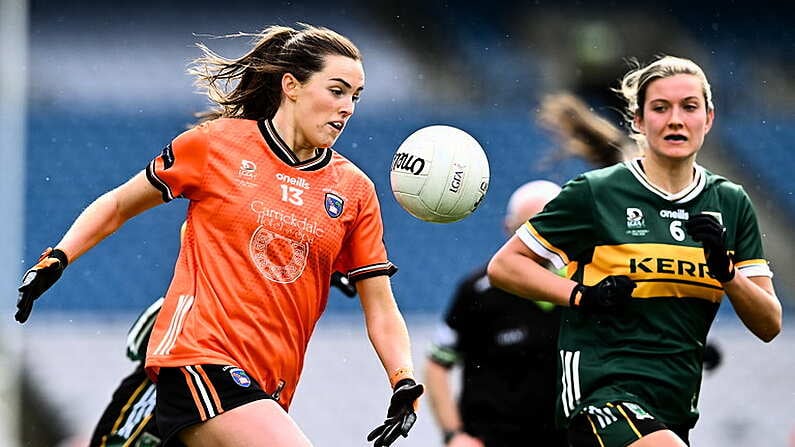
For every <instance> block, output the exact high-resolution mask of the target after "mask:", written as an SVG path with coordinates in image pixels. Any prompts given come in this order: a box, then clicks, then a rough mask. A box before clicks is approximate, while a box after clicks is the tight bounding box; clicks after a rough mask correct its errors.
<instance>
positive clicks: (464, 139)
mask: <svg viewBox="0 0 795 447" xmlns="http://www.w3.org/2000/svg"><path fill="white" fill-rule="evenodd" d="M389 180H390V183H391V184H392V193H393V194H394V195H395V199H397V201H398V203H399V204H400V206H402V207H403V209H405V210H406V211H408V212H409V214H411V215H413V216H414V217H417V218H418V219H422V220H424V221H427V222H437V223H447V222H456V221H459V220H461V219H463V218H465V217H466V216H468V215H470V214H471V213H472V212H473V211H475V209H477V207H478V205H480V202H481V201H482V200H483V198H484V197H485V196H486V191H487V190H488V189H489V161H488V159H487V158H486V153H485V152H483V148H482V147H480V144H479V143H478V142H477V140H475V139H474V138H472V136H471V135H469V134H468V133H466V132H464V131H463V130H461V129H458V128H455V127H452V126H441V125H436V126H428V127H423V128H422V129H419V130H417V131H416V132H414V133H412V134H411V135H409V137H408V138H406V140H405V141H403V143H401V145H400V147H398V149H397V151H396V152H395V156H394V157H393V158H392V167H391V169H390V173H389Z"/></svg>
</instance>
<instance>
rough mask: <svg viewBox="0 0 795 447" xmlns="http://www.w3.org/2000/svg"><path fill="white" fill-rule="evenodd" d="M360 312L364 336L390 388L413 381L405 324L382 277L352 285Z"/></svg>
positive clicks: (387, 279) (409, 347)
mask: <svg viewBox="0 0 795 447" xmlns="http://www.w3.org/2000/svg"><path fill="white" fill-rule="evenodd" d="M356 290H357V291H358V292H359V297H360V298H359V299H360V301H361V303H362V309H363V310H364V319H365V324H366V325H367V335H368V336H369V337H370V342H371V343H372V344H373V348H375V352H376V353H377V354H378V358H379V359H381V363H382V364H383V365H384V369H385V370H386V373H387V374H388V376H389V382H390V385H392V386H394V385H395V384H396V383H397V382H399V381H400V380H402V379H407V378H408V379H414V366H413V363H412V360H411V344H410V341H409V332H408V329H407V328H406V322H405V321H404V320H403V316H402V315H401V314H400V310H398V307H397V303H396V302H395V297H394V296H393V295H392V286H391V285H390V282H389V277H388V276H386V275H382V276H376V277H373V278H366V279H362V280H360V281H358V282H357V283H356Z"/></svg>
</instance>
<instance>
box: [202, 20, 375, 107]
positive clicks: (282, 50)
mask: <svg viewBox="0 0 795 447" xmlns="http://www.w3.org/2000/svg"><path fill="white" fill-rule="evenodd" d="M299 25H300V29H294V28H290V27H287V26H270V27H268V28H265V29H264V30H263V31H262V32H260V33H256V34H249V33H238V34H234V35H229V36H224V37H252V38H254V39H255V40H254V45H253V47H252V48H251V50H249V52H248V53H246V54H244V55H243V56H241V57H239V58H237V59H227V58H225V57H222V56H220V55H218V54H217V53H215V52H213V51H212V50H210V49H209V48H208V47H207V46H206V45H204V44H202V43H198V44H197V46H198V47H199V48H200V49H201V50H202V52H203V53H204V55H203V56H202V57H200V58H198V59H196V60H194V61H193V62H192V63H191V65H190V66H189V68H188V73H189V74H191V75H194V76H195V77H196V80H195V84H196V86H197V87H199V88H200V90H203V91H205V92H206V94H207V97H208V98H210V101H212V102H213V103H215V106H213V107H211V108H210V109H209V110H207V111H205V112H201V113H199V114H197V116H198V117H199V118H200V119H199V121H200V122H202V121H208V120H211V119H215V118H221V117H225V118H245V119H253V120H262V119H270V118H273V116H274V115H275V114H276V110H277V109H278V108H279V105H280V104H281V99H282V89H281V80H282V76H284V74H285V73H290V74H292V75H293V76H295V78H296V79H297V80H298V81H299V82H302V83H303V82H306V80H307V79H309V77H310V76H312V74H314V73H317V72H319V71H321V70H323V65H324V63H325V58H326V56H329V55H339V56H345V57H349V58H351V59H354V60H358V61H360V60H361V59H362V56H361V53H360V52H359V49H358V48H357V47H356V45H354V44H353V42H351V41H350V40H349V39H348V38H346V37H344V36H342V35H340V34H338V33H336V32H334V31H332V30H330V29H328V28H323V27H319V26H312V25H307V24H303V23H301V24H299Z"/></svg>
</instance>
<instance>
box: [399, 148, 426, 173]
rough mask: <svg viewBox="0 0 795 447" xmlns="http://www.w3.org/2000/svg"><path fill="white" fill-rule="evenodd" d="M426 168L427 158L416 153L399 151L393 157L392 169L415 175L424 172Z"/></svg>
mask: <svg viewBox="0 0 795 447" xmlns="http://www.w3.org/2000/svg"><path fill="white" fill-rule="evenodd" d="M424 168H425V160H424V159H423V158H422V157H418V156H416V155H414V154H407V153H405V152H398V153H397V154H395V156H394V157H392V170H393V171H395V170H398V171H406V172H410V173H412V174H414V175H420V174H422V170H423V169H424Z"/></svg>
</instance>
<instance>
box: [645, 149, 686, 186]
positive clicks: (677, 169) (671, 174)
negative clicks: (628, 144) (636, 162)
mask: <svg viewBox="0 0 795 447" xmlns="http://www.w3.org/2000/svg"><path fill="white" fill-rule="evenodd" d="M641 164H642V166H643V172H645V173H646V177H648V179H649V181H650V182H651V183H652V184H653V185H654V186H656V187H657V188H660V189H661V190H663V191H665V192H667V193H669V194H676V193H678V192H680V191H682V190H683V189H685V188H687V187H688V186H690V184H691V183H693V177H694V175H695V169H694V167H695V159H692V160H688V161H687V162H684V161H670V160H660V159H659V158H657V157H649V156H646V157H643V159H642V160H641Z"/></svg>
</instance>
